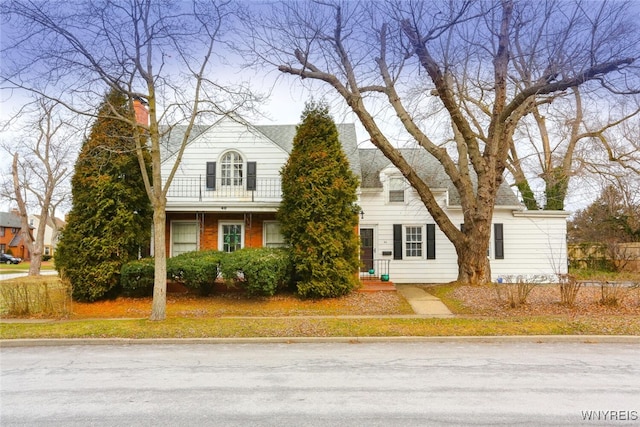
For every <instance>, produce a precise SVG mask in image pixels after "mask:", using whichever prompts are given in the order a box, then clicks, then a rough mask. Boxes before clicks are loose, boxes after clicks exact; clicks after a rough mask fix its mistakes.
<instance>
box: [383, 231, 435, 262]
mask: <svg viewBox="0 0 640 427" xmlns="http://www.w3.org/2000/svg"><path fill="white" fill-rule="evenodd" d="M425 230H426V233H425ZM425 237H426V241H425ZM425 248H426V253H425ZM425 255H426V259H436V225H435V224H426V225H425V226H424V227H423V226H421V225H409V226H403V225H402V224H394V225H393V259H403V257H407V258H421V259H424V256H425Z"/></svg>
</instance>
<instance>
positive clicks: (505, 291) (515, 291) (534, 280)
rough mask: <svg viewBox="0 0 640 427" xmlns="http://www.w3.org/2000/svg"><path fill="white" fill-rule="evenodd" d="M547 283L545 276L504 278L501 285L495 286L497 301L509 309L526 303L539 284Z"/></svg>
mask: <svg viewBox="0 0 640 427" xmlns="http://www.w3.org/2000/svg"><path fill="white" fill-rule="evenodd" d="M545 281H547V277H546V276H530V277H528V276H521V275H519V276H516V277H514V276H505V277H504V280H503V283H497V284H495V289H496V293H497V295H498V300H499V301H501V302H503V303H507V304H508V305H509V307H511V308H517V307H520V306H521V305H523V304H526V303H527V297H528V296H529V294H530V293H531V291H532V290H533V288H535V287H536V285H538V284H539V283H542V282H545Z"/></svg>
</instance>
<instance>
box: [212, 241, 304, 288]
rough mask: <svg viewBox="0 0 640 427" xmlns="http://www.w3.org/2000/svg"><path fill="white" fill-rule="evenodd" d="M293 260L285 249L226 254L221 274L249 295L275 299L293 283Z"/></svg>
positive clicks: (257, 249) (245, 250)
mask: <svg viewBox="0 0 640 427" xmlns="http://www.w3.org/2000/svg"><path fill="white" fill-rule="evenodd" d="M292 270H293V268H292V264H291V257H290V256H289V253H288V252H287V250H285V249H270V248H245V249H241V250H238V251H235V252H232V253H229V254H226V256H225V258H224V260H223V262H222V264H221V271H222V275H223V277H224V278H225V281H226V282H227V283H234V284H238V285H240V286H242V287H243V288H244V289H245V290H246V292H247V294H248V295H251V296H255V295H264V296H272V295H274V294H275V293H276V292H277V291H278V290H279V289H282V288H284V287H286V286H287V285H288V284H289V282H290V281H291V272H292Z"/></svg>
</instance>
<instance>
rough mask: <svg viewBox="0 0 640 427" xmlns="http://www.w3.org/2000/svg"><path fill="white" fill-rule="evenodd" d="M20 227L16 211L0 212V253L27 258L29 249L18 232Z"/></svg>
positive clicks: (28, 257)
mask: <svg viewBox="0 0 640 427" xmlns="http://www.w3.org/2000/svg"><path fill="white" fill-rule="evenodd" d="M21 228H22V224H21V222H20V216H19V215H18V214H17V213H16V212H0V253H2V254H4V253H10V254H11V255H13V256H15V257H18V258H22V259H23V260H28V259H30V254H29V249H27V245H26V244H25V242H24V241H23V239H22V235H21V234H20V229H21ZM32 239H33V237H32Z"/></svg>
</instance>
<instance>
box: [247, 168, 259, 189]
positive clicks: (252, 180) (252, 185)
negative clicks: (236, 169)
mask: <svg viewBox="0 0 640 427" xmlns="http://www.w3.org/2000/svg"><path fill="white" fill-rule="evenodd" d="M256 168H257V165H256V162H247V191H255V189H256Z"/></svg>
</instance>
